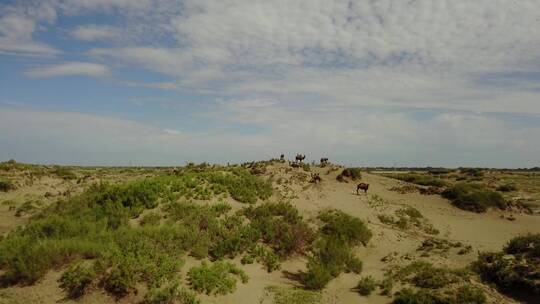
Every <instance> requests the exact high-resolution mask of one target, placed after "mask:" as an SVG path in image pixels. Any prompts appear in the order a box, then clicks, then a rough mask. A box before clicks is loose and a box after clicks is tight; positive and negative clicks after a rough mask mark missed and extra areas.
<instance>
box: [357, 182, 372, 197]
mask: <svg viewBox="0 0 540 304" xmlns="http://www.w3.org/2000/svg"><path fill="white" fill-rule="evenodd" d="M368 188H369V184H366V183H360V184H358V186H356V194H357V195H358V194H359V193H358V191H359V190H364V193H367V190H368Z"/></svg>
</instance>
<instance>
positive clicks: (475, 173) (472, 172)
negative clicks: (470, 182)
mask: <svg viewBox="0 0 540 304" xmlns="http://www.w3.org/2000/svg"><path fill="white" fill-rule="evenodd" d="M459 171H460V172H461V173H462V174H465V175H468V176H472V177H482V176H483V175H484V170H482V169H481V168H460V169H459Z"/></svg>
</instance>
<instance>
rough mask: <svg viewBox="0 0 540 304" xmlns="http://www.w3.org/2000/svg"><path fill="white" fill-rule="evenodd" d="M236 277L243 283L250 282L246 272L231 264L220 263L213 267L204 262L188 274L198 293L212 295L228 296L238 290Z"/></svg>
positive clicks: (214, 264)
mask: <svg viewBox="0 0 540 304" xmlns="http://www.w3.org/2000/svg"><path fill="white" fill-rule="evenodd" d="M236 276H237V277H239V278H240V280H241V281H242V283H247V281H248V280H249V278H248V276H247V275H246V274H245V272H244V271H243V270H241V269H239V268H238V267H236V266H234V265H233V264H231V263H229V262H224V261H218V262H215V263H213V264H211V265H208V263H206V262H203V263H202V264H201V266H199V267H193V268H191V269H190V270H189V272H188V278H189V282H190V284H191V286H192V288H193V289H194V290H195V291H197V292H200V293H202V292H204V293H206V294H208V295H210V294H222V295H225V294H228V293H231V292H234V290H235V289H236V280H237V279H236Z"/></svg>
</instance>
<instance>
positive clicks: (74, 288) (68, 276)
mask: <svg viewBox="0 0 540 304" xmlns="http://www.w3.org/2000/svg"><path fill="white" fill-rule="evenodd" d="M96 276H97V275H96V272H95V270H94V265H91V264H84V263H76V264H74V265H72V266H71V267H69V268H68V269H67V270H66V271H65V272H64V273H63V274H62V277H60V279H59V280H58V281H59V283H60V288H62V289H64V290H65V291H67V293H68V295H69V297H71V298H79V297H81V296H82V295H84V294H85V293H86V292H87V289H88V287H89V286H90V285H91V284H92V282H93V281H94V280H95V279H96Z"/></svg>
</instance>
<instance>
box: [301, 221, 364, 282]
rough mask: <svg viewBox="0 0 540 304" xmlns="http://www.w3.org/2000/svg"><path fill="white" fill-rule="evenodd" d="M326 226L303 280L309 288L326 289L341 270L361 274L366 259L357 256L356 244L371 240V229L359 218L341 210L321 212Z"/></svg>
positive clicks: (320, 230) (312, 250)
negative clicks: (354, 249) (355, 253)
mask: <svg viewBox="0 0 540 304" xmlns="http://www.w3.org/2000/svg"><path fill="white" fill-rule="evenodd" d="M319 219H320V220H321V221H322V222H323V225H322V226H321V228H320V229H319V233H318V234H319V238H318V240H317V241H315V242H314V244H313V246H312V249H311V256H310V258H309V262H308V265H307V269H308V270H307V273H306V274H304V275H303V278H302V282H303V284H304V286H305V287H306V288H308V289H314V290H319V289H322V288H324V287H325V286H326V285H327V284H328V282H330V280H332V279H333V278H335V277H337V276H338V275H339V274H340V273H341V272H354V273H360V272H361V271H362V262H361V261H360V260H359V259H358V258H357V257H355V256H354V254H353V252H352V247H353V246H356V245H359V244H363V245H366V244H367V242H368V241H369V240H370V238H371V236H372V234H371V231H370V230H369V229H368V228H367V227H366V226H365V224H364V223H363V222H362V221H360V220H359V219H357V218H355V217H352V216H350V215H348V214H345V213H343V212H341V211H337V210H327V211H324V212H322V213H321V214H320V215H319Z"/></svg>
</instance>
